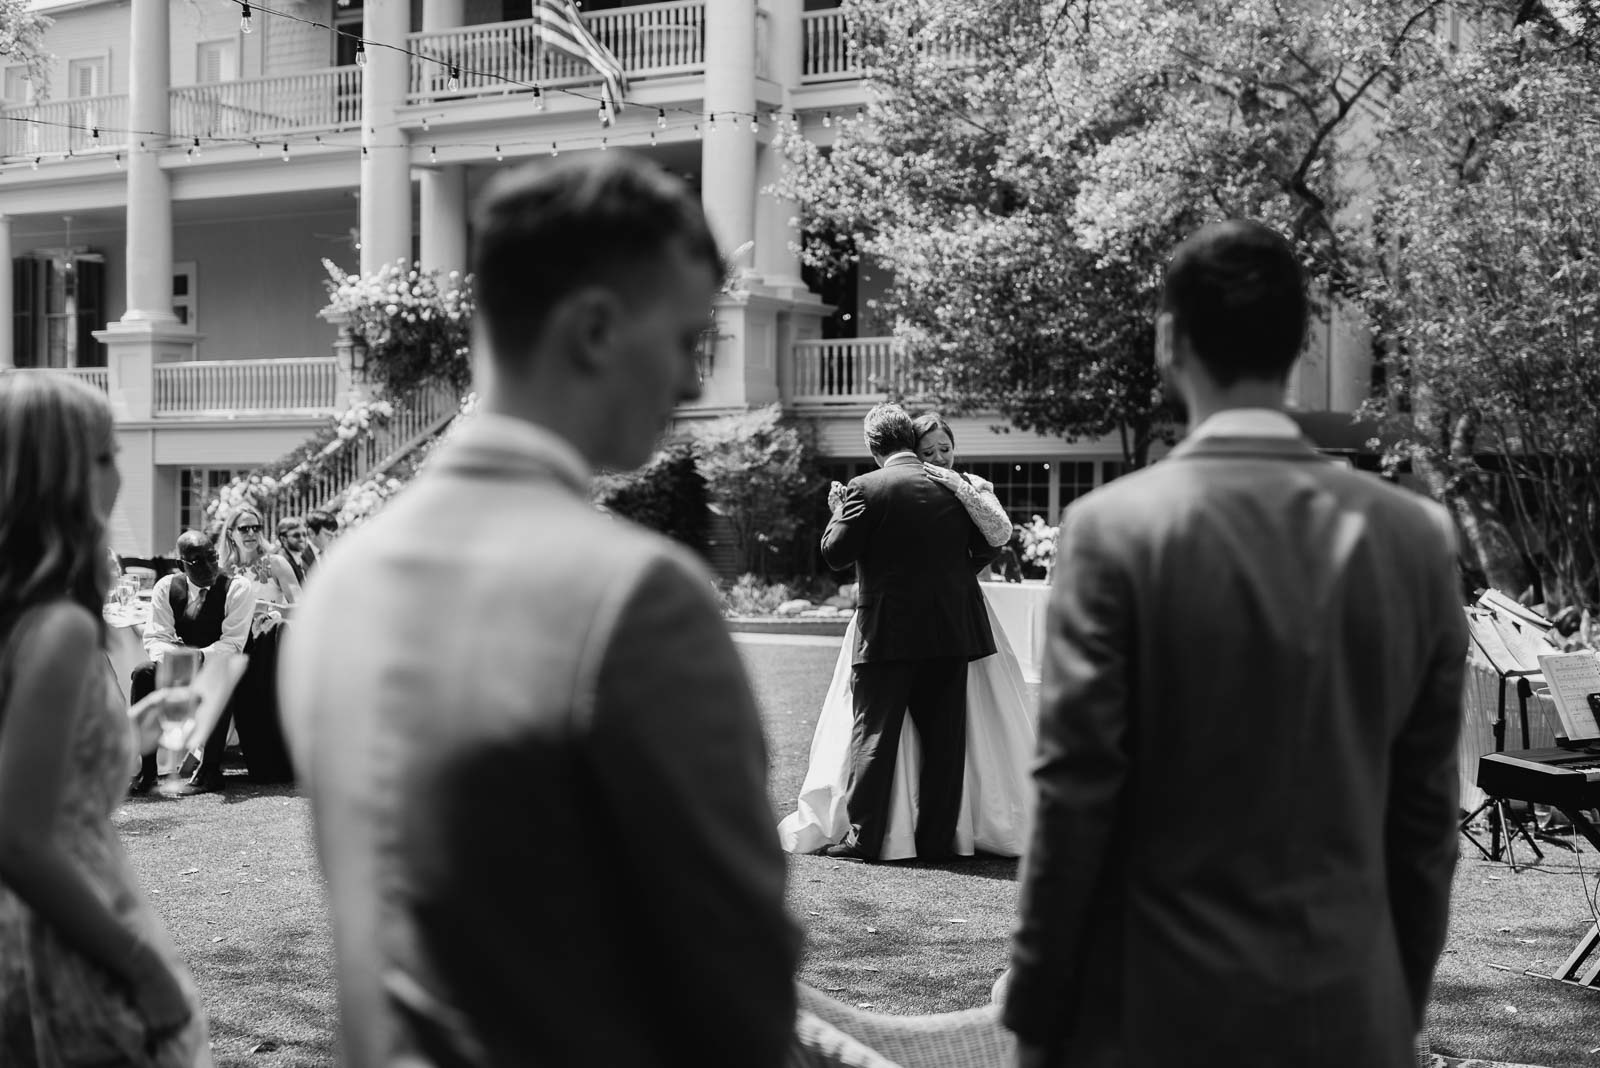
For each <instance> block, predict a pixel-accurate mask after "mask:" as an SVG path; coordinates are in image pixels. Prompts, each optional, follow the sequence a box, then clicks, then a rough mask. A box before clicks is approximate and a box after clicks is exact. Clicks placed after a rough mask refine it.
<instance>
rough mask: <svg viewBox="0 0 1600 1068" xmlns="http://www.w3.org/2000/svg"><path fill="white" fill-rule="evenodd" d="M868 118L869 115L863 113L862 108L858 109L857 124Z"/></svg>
mask: <svg viewBox="0 0 1600 1068" xmlns="http://www.w3.org/2000/svg"><path fill="white" fill-rule="evenodd" d="M866 117H867V113H866V112H865V111H863V110H862V109H861V108H856V121H857V122H860V121H861V120H862V119H864V118H866Z"/></svg>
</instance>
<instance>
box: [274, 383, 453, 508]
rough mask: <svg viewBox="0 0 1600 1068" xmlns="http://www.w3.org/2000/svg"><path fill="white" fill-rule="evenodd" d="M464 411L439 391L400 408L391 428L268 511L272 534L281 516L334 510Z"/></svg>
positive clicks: (358, 443) (366, 436)
mask: <svg viewBox="0 0 1600 1068" xmlns="http://www.w3.org/2000/svg"><path fill="white" fill-rule="evenodd" d="M460 410H461V398H460V397H458V396H457V395H456V394H454V393H452V392H451V391H449V390H446V389H441V388H437V387H436V388H433V389H428V390H422V391H419V392H417V393H413V394H412V395H411V396H409V397H407V398H406V399H405V400H404V401H400V402H397V403H396V404H395V406H394V415H393V417H391V418H390V420H389V421H388V422H387V423H385V424H383V425H382V426H376V425H374V426H373V427H372V428H371V429H369V430H367V431H365V432H364V433H362V434H360V435H359V436H358V437H357V438H356V439H355V440H354V441H353V442H352V444H350V445H348V446H346V447H345V448H344V449H342V450H340V452H339V454H338V455H337V456H336V457H335V458H334V461H333V462H332V463H330V464H328V465H327V466H326V467H324V468H323V470H322V471H321V472H320V473H319V474H318V476H317V477H316V478H314V479H308V480H306V481H304V482H297V483H296V484H294V485H293V487H292V488H290V489H288V490H286V491H284V492H282V493H280V494H278V496H277V497H276V498H274V499H273V500H272V501H270V502H267V503H266V504H265V506H264V511H266V512H269V513H271V514H269V515H263V516H262V517H261V519H262V522H264V523H266V524H267V525H268V527H269V528H270V527H273V526H275V525H276V524H277V521H278V517H279V516H289V515H304V514H305V513H306V512H309V511H313V510H315V509H318V508H326V507H328V506H329V505H331V504H332V503H333V502H334V501H336V500H338V498H339V497H341V496H342V495H343V494H344V493H346V492H347V491H348V490H349V489H350V488H351V487H352V486H354V485H356V484H357V483H358V482H361V481H363V480H365V479H366V478H368V477H370V476H371V475H372V474H374V473H376V472H380V471H382V470H384V469H387V468H388V467H390V466H392V465H394V464H395V463H396V462H398V461H399V460H401V459H403V458H404V457H405V456H406V455H407V454H409V453H410V452H411V451H412V450H413V449H416V448H418V447H420V446H421V445H422V444H423V443H424V442H426V441H427V440H428V439H430V438H432V437H433V436H434V435H435V434H438V433H439V432H440V431H441V430H443V429H444V428H445V427H446V426H447V425H449V423H450V421H451V420H452V419H454V418H455V416H456V413H457V412H459V411H460Z"/></svg>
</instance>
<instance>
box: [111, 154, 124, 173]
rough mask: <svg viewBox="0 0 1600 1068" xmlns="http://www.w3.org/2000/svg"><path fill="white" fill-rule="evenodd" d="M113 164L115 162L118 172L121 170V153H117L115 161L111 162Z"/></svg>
mask: <svg viewBox="0 0 1600 1068" xmlns="http://www.w3.org/2000/svg"><path fill="white" fill-rule="evenodd" d="M113 162H115V163H116V165H117V170H119V171H120V170H121V169H122V153H121V152H118V153H117V158H116V160H114V161H113Z"/></svg>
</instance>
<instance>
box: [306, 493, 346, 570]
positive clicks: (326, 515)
mask: <svg viewBox="0 0 1600 1068" xmlns="http://www.w3.org/2000/svg"><path fill="white" fill-rule="evenodd" d="M305 524H306V545H305V549H304V551H303V552H302V553H301V555H300V564H301V567H302V569H303V570H305V571H310V570H311V569H312V568H313V567H315V566H316V565H317V564H318V563H319V562H320V561H321V560H322V556H323V554H324V553H326V552H327V551H328V546H330V545H332V544H333V536H334V535H335V534H337V533H339V520H338V519H336V518H334V516H333V514H332V513H331V512H324V511H323V510H322V509H320V508H318V509H316V510H315V511H310V512H307V513H306V518H305Z"/></svg>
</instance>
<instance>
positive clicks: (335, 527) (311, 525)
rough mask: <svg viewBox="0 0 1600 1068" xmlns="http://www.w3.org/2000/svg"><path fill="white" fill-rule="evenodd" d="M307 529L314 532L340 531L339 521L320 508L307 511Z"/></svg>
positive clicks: (334, 532) (333, 532)
mask: <svg viewBox="0 0 1600 1068" xmlns="http://www.w3.org/2000/svg"><path fill="white" fill-rule="evenodd" d="M306 529H307V530H309V531H311V533H313V534H321V533H323V532H324V531H326V532H327V533H329V534H336V533H338V531H339V521H338V520H337V519H335V518H334V517H333V516H332V515H331V514H329V513H328V512H324V511H322V510H321V509H320V508H319V509H318V510H317V511H315V512H307V513H306Z"/></svg>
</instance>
